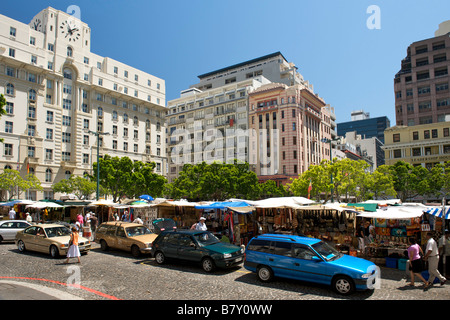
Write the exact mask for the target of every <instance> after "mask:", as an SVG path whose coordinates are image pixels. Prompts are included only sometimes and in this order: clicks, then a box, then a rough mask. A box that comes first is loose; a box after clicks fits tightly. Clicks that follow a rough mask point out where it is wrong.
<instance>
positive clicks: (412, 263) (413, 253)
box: [408, 237, 430, 288]
mask: <svg viewBox="0 0 450 320" xmlns="http://www.w3.org/2000/svg"><path fill="white" fill-rule="evenodd" d="M409 243H410V246H409V248H408V257H409V270H410V273H411V283H410V284H409V285H410V286H414V275H417V276H418V277H419V278H420V280H422V281H423V283H424V286H425V288H427V287H428V286H429V285H430V283H429V282H427V280H425V278H424V277H423V276H422V274H421V272H422V271H423V259H422V257H421V255H422V256H423V251H422V248H421V247H420V246H419V244H418V243H417V241H416V239H415V238H413V237H411V238H409Z"/></svg>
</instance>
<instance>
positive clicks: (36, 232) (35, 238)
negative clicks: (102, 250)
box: [15, 224, 91, 258]
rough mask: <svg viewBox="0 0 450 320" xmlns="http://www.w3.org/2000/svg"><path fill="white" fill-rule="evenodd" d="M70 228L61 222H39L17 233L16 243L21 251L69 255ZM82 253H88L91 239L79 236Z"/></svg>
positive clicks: (54, 255) (57, 255)
mask: <svg viewBox="0 0 450 320" xmlns="http://www.w3.org/2000/svg"><path fill="white" fill-rule="evenodd" d="M71 232H72V231H70V229H69V228H67V227H65V226H62V225H60V224H37V225H33V226H30V227H28V228H26V229H24V230H22V231H19V232H17V234H16V239H15V242H16V245H17V248H18V249H19V251H20V252H24V251H26V250H30V251H38V252H44V253H49V254H50V255H51V256H52V257H53V258H57V257H59V256H60V255H67V250H68V249H69V240H70V234H71ZM78 247H79V249H80V253H82V254H83V253H88V252H89V250H90V249H91V243H90V241H89V239H86V238H84V237H79V238H78Z"/></svg>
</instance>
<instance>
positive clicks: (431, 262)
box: [424, 232, 447, 286]
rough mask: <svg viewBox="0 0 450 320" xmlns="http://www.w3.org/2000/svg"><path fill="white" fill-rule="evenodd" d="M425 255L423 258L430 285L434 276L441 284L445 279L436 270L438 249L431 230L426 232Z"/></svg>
mask: <svg viewBox="0 0 450 320" xmlns="http://www.w3.org/2000/svg"><path fill="white" fill-rule="evenodd" d="M425 252H426V253H425V257H424V260H425V261H428V273H429V274H430V278H428V282H429V283H430V285H433V282H434V280H435V279H436V278H438V279H439V281H440V282H441V286H442V285H444V283H445V282H446V281H447V279H445V278H444V277H443V276H442V275H441V274H440V273H439V270H438V264H439V251H438V246H437V243H436V240H434V238H433V233H432V232H427V247H426V249H425Z"/></svg>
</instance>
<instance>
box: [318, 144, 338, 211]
mask: <svg viewBox="0 0 450 320" xmlns="http://www.w3.org/2000/svg"><path fill="white" fill-rule="evenodd" d="M338 140H340V139H339V138H336V139H327V138H322V139H320V141H321V142H323V143H329V144H330V165H331V163H332V162H333V153H332V152H331V142H333V141H338ZM330 179H331V203H333V202H334V200H333V193H334V188H333V172H332V171H331V170H330Z"/></svg>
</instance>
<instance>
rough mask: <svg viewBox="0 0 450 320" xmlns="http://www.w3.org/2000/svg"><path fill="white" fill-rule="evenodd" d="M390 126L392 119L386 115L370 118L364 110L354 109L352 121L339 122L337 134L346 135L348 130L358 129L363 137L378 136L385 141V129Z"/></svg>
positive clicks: (358, 132) (357, 132)
mask: <svg viewBox="0 0 450 320" xmlns="http://www.w3.org/2000/svg"><path fill="white" fill-rule="evenodd" d="M389 127H390V121H389V119H388V118H387V117H385V116H383V117H376V118H370V115H369V113H366V112H364V111H363V110H360V111H353V112H352V121H347V122H341V123H338V124H337V135H338V136H341V137H344V136H345V134H346V133H347V132H353V131H356V134H358V135H361V137H362V138H363V139H366V138H373V137H376V138H378V139H379V140H380V141H381V142H382V143H384V130H385V129H386V128H389Z"/></svg>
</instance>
